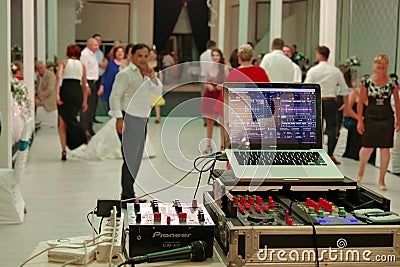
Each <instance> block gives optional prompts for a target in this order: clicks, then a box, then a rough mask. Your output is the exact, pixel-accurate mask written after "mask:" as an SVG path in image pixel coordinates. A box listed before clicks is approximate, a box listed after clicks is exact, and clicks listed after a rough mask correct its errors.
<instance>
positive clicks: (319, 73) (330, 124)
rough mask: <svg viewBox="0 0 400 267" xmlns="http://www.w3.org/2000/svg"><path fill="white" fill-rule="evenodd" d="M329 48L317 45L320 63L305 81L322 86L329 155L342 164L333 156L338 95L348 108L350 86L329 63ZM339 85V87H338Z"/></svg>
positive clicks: (309, 72) (323, 114) (313, 68)
mask: <svg viewBox="0 0 400 267" xmlns="http://www.w3.org/2000/svg"><path fill="white" fill-rule="evenodd" d="M329 52H330V51H329V48H328V47H326V46H317V62H318V64H317V65H316V66H314V67H312V68H310V69H309V70H308V72H307V76H306V79H305V81H304V82H305V83H318V84H319V85H320V86H321V100H322V117H323V119H325V122H326V127H325V133H326V134H327V135H328V155H329V156H330V158H331V159H332V161H333V162H334V163H335V164H340V162H338V161H337V160H336V159H335V157H334V156H333V151H334V150H335V147H336V143H337V139H338V136H337V133H336V123H337V121H336V117H337V112H338V106H337V103H336V96H337V94H338V95H342V96H343V103H344V109H347V108H348V107H347V102H348V94H349V88H348V87H347V84H346V82H345V80H344V78H343V74H342V73H341V72H340V70H339V69H338V68H336V67H335V66H332V65H330V64H329V63H328V58H329ZM337 86H339V88H338V87H337Z"/></svg>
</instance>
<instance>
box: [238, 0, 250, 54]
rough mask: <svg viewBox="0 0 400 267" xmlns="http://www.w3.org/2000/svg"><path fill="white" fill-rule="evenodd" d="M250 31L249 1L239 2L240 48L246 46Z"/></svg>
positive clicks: (242, 0)
mask: <svg viewBox="0 0 400 267" xmlns="http://www.w3.org/2000/svg"><path fill="white" fill-rule="evenodd" d="M248 30H249V0H240V1H239V38H238V39H239V40H238V46H241V45H242V44H246V43H247V42H248V41H249V40H248Z"/></svg>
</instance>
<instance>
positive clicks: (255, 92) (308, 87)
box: [224, 83, 322, 149]
mask: <svg viewBox="0 0 400 267" xmlns="http://www.w3.org/2000/svg"><path fill="white" fill-rule="evenodd" d="M320 98H321V97H320V87H319V85H317V84H292V83H290V84H278V83H225V84H224V104H225V105H224V106H225V108H224V125H225V127H227V129H228V130H227V131H228V133H229V137H230V138H229V139H230V142H231V147H232V148H239V149H311V148H318V149H319V148H322V131H321V101H320Z"/></svg>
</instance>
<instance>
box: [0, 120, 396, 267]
mask: <svg viewBox="0 0 400 267" xmlns="http://www.w3.org/2000/svg"><path fill="white" fill-rule="evenodd" d="M103 120H105V118H103ZM102 125H104V124H96V128H97V130H98V129H99V128H100V127H102ZM204 136H205V128H204V127H203V121H202V120H201V119H194V118H190V117H187V118H182V117H175V118H168V119H166V118H163V120H162V123H161V124H154V118H151V119H150V122H149V127H148V137H149V140H150V142H151V144H152V145H151V146H152V149H150V150H152V151H150V152H149V153H150V154H155V155H156V156H155V157H154V158H151V159H143V161H142V166H141V169H140V171H139V174H138V178H137V182H136V194H137V196H142V195H145V194H147V193H150V194H149V195H148V196H146V197H145V198H147V199H148V200H151V199H152V198H157V199H158V200H159V201H160V202H170V201H172V200H173V199H176V198H179V199H180V200H181V201H182V202H190V201H191V200H192V198H193V194H194V192H195V187H196V184H197V181H198V177H199V175H198V173H191V174H190V175H188V176H187V177H186V178H185V179H184V180H183V181H181V182H180V183H179V184H178V185H175V186H173V187H171V188H169V189H167V190H165V191H161V192H159V193H154V194H152V193H151V192H154V191H156V190H158V189H161V188H165V187H167V186H168V185H171V184H173V183H174V182H176V181H178V180H179V179H180V178H181V177H183V176H184V175H185V174H186V173H187V172H188V171H190V170H191V169H192V166H193V159H195V158H196V157H197V156H199V155H200V152H201V151H202V150H203V149H204V147H205V140H204ZM218 136H219V129H218V128H217V127H214V137H215V140H218V139H219V138H218ZM342 140H343V139H342ZM341 145H343V144H340V143H339V145H338V147H340V146H341ZM217 147H219V141H217ZM338 159H339V160H340V161H341V162H342V164H341V165H339V168H340V169H341V171H342V172H343V174H344V175H345V176H348V177H354V174H355V172H356V169H357V166H358V163H357V162H356V161H353V160H349V159H344V158H343V159H342V158H340V157H338ZM121 162H122V160H120V159H114V160H103V161H88V160H80V159H74V158H71V157H70V156H69V158H68V160H67V161H66V162H62V161H60V146H59V140H58V134H57V130H56V129H55V128H50V127H46V126H43V127H42V128H41V129H40V130H39V131H38V132H37V133H36V136H35V140H34V143H33V146H32V148H31V152H30V160H29V162H28V165H27V170H26V174H25V175H24V177H23V178H22V180H21V189H22V193H23V196H24V199H25V202H26V208H27V214H26V216H25V221H24V222H23V223H22V224H20V225H0V236H1V242H0V259H1V260H0V267H3V266H4V267H10V266H18V265H19V264H20V263H21V262H22V261H24V260H25V259H27V258H28V257H29V255H30V254H31V253H32V251H33V250H34V249H35V247H36V246H37V244H38V243H39V242H41V241H45V240H49V239H57V238H62V237H73V236H80V235H88V234H90V233H91V228H90V226H89V224H88V222H87V220H86V214H88V213H89V212H90V211H91V210H93V208H94V207H95V206H96V201H97V199H99V198H112V199H118V198H119V194H120V185H119V183H120V167H121ZM218 164H219V163H218ZM377 177H378V169H377V168H375V167H374V166H372V165H368V166H367V170H366V176H365V177H364V181H363V185H364V186H365V187H368V188H370V189H372V190H376V191H379V189H378V186H377ZM386 178H387V179H386V182H387V185H388V188H389V190H388V191H387V192H380V193H382V195H384V196H386V197H388V198H389V199H391V201H392V202H391V203H392V210H393V211H396V212H400V194H399V193H400V192H399V191H400V177H399V176H396V175H393V174H390V173H388V174H387V176H386ZM210 189H211V186H210V185H207V175H203V177H202V180H201V183H200V189H199V191H198V192H197V199H198V200H199V201H200V202H201V201H202V192H203V191H205V190H210ZM97 222H98V221H97V219H96V221H95V225H97V224H96V223H97Z"/></svg>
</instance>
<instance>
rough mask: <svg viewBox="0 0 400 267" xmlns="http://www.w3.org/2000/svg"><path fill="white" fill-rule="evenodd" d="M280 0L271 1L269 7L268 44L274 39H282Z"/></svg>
mask: <svg viewBox="0 0 400 267" xmlns="http://www.w3.org/2000/svg"><path fill="white" fill-rule="evenodd" d="M282 7H283V3H282V0H271V6H270V12H269V17H270V29H269V43H270V44H271V43H272V41H273V40H274V39H275V38H281V37H282Z"/></svg>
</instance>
